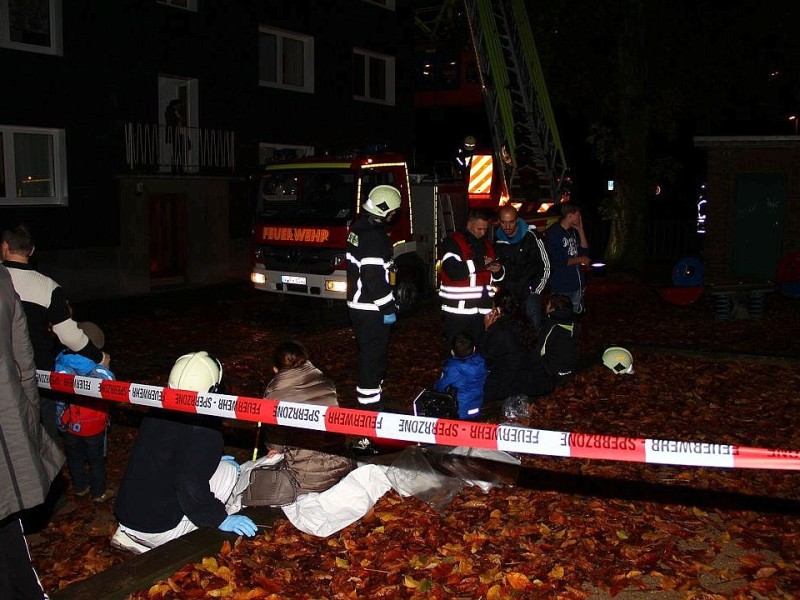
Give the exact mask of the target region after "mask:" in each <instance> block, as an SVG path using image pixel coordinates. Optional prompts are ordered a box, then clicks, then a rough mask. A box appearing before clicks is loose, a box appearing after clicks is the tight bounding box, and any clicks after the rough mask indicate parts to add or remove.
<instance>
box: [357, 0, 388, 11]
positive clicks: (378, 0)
mask: <svg viewBox="0 0 800 600" xmlns="http://www.w3.org/2000/svg"><path fill="white" fill-rule="evenodd" d="M364 2H366V3H368V4H377V5H378V6H382V7H383V8H388V9H389V10H394V7H395V0H364Z"/></svg>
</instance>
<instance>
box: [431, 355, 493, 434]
mask: <svg viewBox="0 0 800 600" xmlns="http://www.w3.org/2000/svg"><path fill="white" fill-rule="evenodd" d="M486 374H487V373H486V361H485V360H484V359H483V356H481V355H480V354H479V353H478V352H473V353H472V354H470V355H469V356H464V357H461V356H451V357H450V358H448V359H447V360H446V361H445V362H444V366H443V368H442V376H441V377H439V380H438V381H437V382H436V384H435V385H434V389H435V390H436V391H437V392H447V388H448V387H450V386H453V388H454V389H455V390H456V400H457V401H458V418H459V419H476V418H478V416H479V415H480V412H481V405H482V404H483V386H484V384H485V383H486Z"/></svg>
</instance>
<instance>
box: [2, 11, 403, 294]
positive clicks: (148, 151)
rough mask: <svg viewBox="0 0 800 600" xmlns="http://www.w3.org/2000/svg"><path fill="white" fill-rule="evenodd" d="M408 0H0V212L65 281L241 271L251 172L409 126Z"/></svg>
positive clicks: (397, 143) (101, 285)
mask: <svg viewBox="0 0 800 600" xmlns="http://www.w3.org/2000/svg"><path fill="white" fill-rule="evenodd" d="M413 26H414V25H413V15H412V13H411V10H410V8H409V7H408V5H407V1H406V0H336V1H331V2H314V1H313V0H293V1H291V2H289V1H278V2H260V1H257V0H237V1H236V2H227V1H225V0H116V1H115V2H97V1H92V0H70V1H69V2H67V1H66V0H42V1H40V2H25V1H22V0H0V29H2V31H0V66H2V72H3V73H4V79H5V85H4V86H3V88H4V92H3V93H2V94H0V228H2V229H6V228H8V227H11V226H13V225H14V224H16V223H19V222H24V223H26V224H28V225H29V226H30V227H31V229H32V230H33V232H34V236H35V238H36V244H37V253H36V257H37V259H38V265H37V266H38V268H40V269H41V270H42V271H43V272H46V273H48V274H50V275H52V276H53V277H54V278H56V280H57V281H59V282H61V283H62V285H64V287H65V288H66V290H67V293H68V295H69V296H70V297H71V298H73V299H82V298H97V297H103V296H115V295H131V294H139V293H147V292H149V291H151V290H152V289H155V288H158V287H159V286H163V285H169V284H173V285H203V284H208V283H214V282H220V281H226V280H236V279H242V280H243V279H245V278H246V277H247V273H248V271H249V251H250V241H249V237H250V224H251V201H250V190H251V188H252V181H253V178H254V177H255V176H256V174H257V173H258V169H259V166H260V165H263V163H264V162H265V161H266V160H269V159H271V158H276V157H280V156H282V155H286V154H287V153H288V154H309V153H320V152H339V151H348V150H349V151H353V150H354V151H362V150H365V149H367V148H382V147H386V148H390V149H392V150H394V151H399V152H402V153H406V154H410V153H411V152H412V144H413V139H412V136H413V129H414V127H413V121H414V109H413V98H412V81H413V41H412V38H413Z"/></svg>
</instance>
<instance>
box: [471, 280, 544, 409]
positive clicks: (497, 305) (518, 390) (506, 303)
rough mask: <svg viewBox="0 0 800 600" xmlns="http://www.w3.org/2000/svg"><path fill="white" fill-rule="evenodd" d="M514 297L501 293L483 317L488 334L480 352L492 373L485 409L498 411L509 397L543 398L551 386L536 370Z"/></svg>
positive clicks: (507, 293) (487, 380)
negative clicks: (524, 336) (487, 407)
mask: <svg viewBox="0 0 800 600" xmlns="http://www.w3.org/2000/svg"><path fill="white" fill-rule="evenodd" d="M521 312H522V311H521V307H520V305H519V302H518V301H517V299H516V298H515V296H514V295H513V294H512V293H511V292H509V291H508V290H500V291H499V292H498V293H497V294H496V295H495V297H494V306H493V308H492V311H491V312H490V313H489V314H488V315H486V317H484V325H485V327H486V334H485V335H484V339H483V342H482V343H481V345H480V352H481V354H482V355H483V357H484V358H485V359H486V366H487V368H488V370H489V374H488V376H487V377H486V384H485V386H484V393H483V402H484V406H487V405H491V406H492V408H493V409H496V408H499V405H500V404H501V403H502V401H503V400H505V399H506V398H508V397H510V396H541V395H543V394H546V393H548V392H549V391H550V388H551V387H552V384H551V383H550V381H549V380H548V378H543V377H542V376H541V374H537V373H536V371H535V369H534V360H533V356H532V355H531V353H530V352H529V351H528V348H527V347H526V346H525V342H524V339H523V334H522V331H523V323H524V320H523V319H524V317H522V314H521Z"/></svg>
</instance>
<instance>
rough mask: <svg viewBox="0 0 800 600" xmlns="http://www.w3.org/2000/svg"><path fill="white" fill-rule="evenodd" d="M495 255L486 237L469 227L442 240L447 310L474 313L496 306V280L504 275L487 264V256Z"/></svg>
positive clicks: (441, 290) (441, 293) (443, 292)
mask: <svg viewBox="0 0 800 600" xmlns="http://www.w3.org/2000/svg"><path fill="white" fill-rule="evenodd" d="M486 257H488V258H491V259H494V258H495V254H494V248H493V247H492V244H490V243H489V241H488V240H486V239H481V240H479V239H478V238H476V237H475V236H474V235H472V234H471V233H470V232H469V231H466V230H465V231H455V232H453V233H451V234H450V235H449V236H447V239H445V241H444V242H443V243H442V271H441V284H440V286H439V297H440V298H441V299H442V310H443V311H444V312H448V313H453V314H460V315H474V314H477V313H480V314H486V313H488V312H490V311H491V309H492V297H493V296H494V288H493V287H492V283H494V282H495V281H499V280H501V279H502V273H503V271H500V276H499V277H496V276H494V275H493V274H492V273H491V272H490V271H487V270H486V268H485V265H484V263H485V261H484V258H486Z"/></svg>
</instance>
